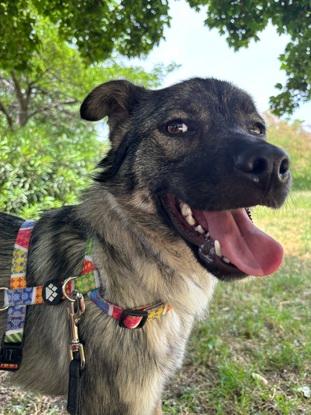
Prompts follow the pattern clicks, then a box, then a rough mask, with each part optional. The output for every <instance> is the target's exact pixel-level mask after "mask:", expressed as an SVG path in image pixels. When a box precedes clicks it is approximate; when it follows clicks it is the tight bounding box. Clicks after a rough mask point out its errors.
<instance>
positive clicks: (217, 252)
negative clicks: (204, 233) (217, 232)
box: [214, 239, 222, 257]
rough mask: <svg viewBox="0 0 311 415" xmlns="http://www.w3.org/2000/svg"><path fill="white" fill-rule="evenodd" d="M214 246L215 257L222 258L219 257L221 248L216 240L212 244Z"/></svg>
mask: <svg viewBox="0 0 311 415" xmlns="http://www.w3.org/2000/svg"><path fill="white" fill-rule="evenodd" d="M214 246H215V252H216V255H217V256H220V257H221V256H222V255H221V246H220V242H219V241H217V239H216V241H215V242H214Z"/></svg>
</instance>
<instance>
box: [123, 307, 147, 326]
mask: <svg viewBox="0 0 311 415" xmlns="http://www.w3.org/2000/svg"><path fill="white" fill-rule="evenodd" d="M131 317H132V319H131ZM135 318H136V319H135ZM138 318H141V320H140V321H139V322H138V321H137V319H138ZM131 320H132V321H131ZM147 320H148V311H145V310H131V309H126V310H123V311H122V313H121V315H120V320H119V326H120V327H122V328H125V329H141V328H142V327H144V325H145V324H146V322H147Z"/></svg>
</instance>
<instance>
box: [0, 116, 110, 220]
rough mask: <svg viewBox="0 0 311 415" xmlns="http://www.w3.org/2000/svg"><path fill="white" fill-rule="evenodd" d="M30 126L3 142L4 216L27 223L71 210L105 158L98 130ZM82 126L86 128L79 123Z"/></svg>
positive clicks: (0, 182)
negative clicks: (51, 211)
mask: <svg viewBox="0 0 311 415" xmlns="http://www.w3.org/2000/svg"><path fill="white" fill-rule="evenodd" d="M77 124H78V126H77V128H76V129H75V130H71V129H66V128H63V129H62V130H60V128H57V129H53V127H46V126H44V125H38V124H37V125H33V124H29V125H28V126H27V127H25V128H23V129H20V130H18V131H17V132H10V131H6V132H5V133H3V134H2V137H1V141H0V210H2V211H7V212H9V213H15V214H20V215H22V216H23V215H24V216H28V217H33V216H34V215H35V216H36V215H37V214H38V212H39V211H40V210H43V209H48V208H51V207H56V206H61V205H63V204H70V203H73V202H75V201H76V197H77V194H79V191H80V190H81V189H82V188H84V187H85V186H86V185H87V183H88V182H89V175H90V172H91V171H92V168H93V167H94V165H95V162H96V161H98V160H99V159H100V156H101V153H103V144H102V143H100V142H98V140H97V139H96V134H95V131H94V130H91V129H88V128H86V127H85V126H82V125H80V124H79V123H78V120H77ZM81 124H82V123H81Z"/></svg>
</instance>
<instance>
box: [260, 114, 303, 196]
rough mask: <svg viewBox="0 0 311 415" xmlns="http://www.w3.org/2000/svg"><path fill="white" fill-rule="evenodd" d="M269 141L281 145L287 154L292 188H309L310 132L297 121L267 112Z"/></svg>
mask: <svg viewBox="0 0 311 415" xmlns="http://www.w3.org/2000/svg"><path fill="white" fill-rule="evenodd" d="M265 118H266V119H267V122H268V126H269V128H268V136H269V141H270V142H272V143H273V144H276V145H278V146H280V147H283V148H284V149H285V150H286V151H287V152H288V154H289V156H290V160H291V170H292V173H293V189H294V190H310V189H311V175H310V171H311V133H310V132H307V131H306V130H304V129H303V128H302V126H301V123H300V122H299V121H295V122H294V123H292V124H290V123H288V122H286V121H281V120H280V119H278V118H277V117H273V116H271V115H269V114H266V115H265Z"/></svg>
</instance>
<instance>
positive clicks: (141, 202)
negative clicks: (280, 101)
mask: <svg viewBox="0 0 311 415" xmlns="http://www.w3.org/2000/svg"><path fill="white" fill-rule="evenodd" d="M81 116H82V118H84V119H86V120H90V121H97V120H99V119H101V118H103V117H106V116H107V117H108V123H109V127H110V140H111V150H110V151H109V153H108V154H107V156H106V157H105V158H104V159H103V161H102V162H101V163H100V164H99V168H100V172H99V173H98V175H97V176H96V178H95V183H94V184H93V186H92V187H91V188H90V189H89V191H87V192H86V193H85V195H84V198H83V200H82V202H81V203H80V204H79V205H76V206H66V207H63V208H61V209H56V210H53V211H50V212H47V213H44V214H43V215H42V217H41V219H40V220H39V221H38V222H37V224H36V226H35V229H34V232H33V235H32V239H31V247H30V251H29V263H28V275H27V279H28V284H29V286H32V285H38V284H44V283H45V282H46V281H47V280H50V279H61V280H63V279H65V278H67V277H69V276H72V275H78V274H79V272H80V270H81V263H82V258H83V256H84V252H85V245H86V241H87V240H88V239H92V240H93V243H94V252H93V256H94V260H95V262H96V265H97V267H98V269H99V271H100V278H101V281H102V284H103V286H104V287H105V293H104V296H105V298H106V299H108V300H110V301H111V302H112V303H114V304H118V305H120V306H121V307H123V308H132V307H135V306H140V305H143V304H153V303H157V302H158V301H162V302H164V303H168V304H170V305H171V306H172V310H171V311H170V312H168V313H167V314H166V315H165V316H162V317H161V318H160V319H158V320H154V321H148V322H147V323H146V325H145V326H144V327H143V328H141V329H136V330H127V329H125V328H121V327H119V325H118V323H117V322H116V321H115V320H113V319H112V318H111V317H109V316H107V315H106V314H103V313H102V312H101V311H100V310H99V309H98V308H97V307H96V305H95V304H93V303H90V302H89V301H88V300H87V301H86V303H87V304H86V312H85V314H84V316H83V318H82V320H81V322H80V329H79V330H80V336H81V338H82V340H83V342H84V344H85V352H86V368H85V371H84V374H83V377H82V388H81V396H80V413H81V414H82V415H112V414H114V415H121V414H122V415H154V414H160V413H161V403H160V402H161V394H162V391H163V389H164V387H165V386H166V385H167V383H168V379H169V378H170V377H171V376H172V375H173V374H174V372H175V371H176V369H177V368H179V367H180V366H181V363H182V360H183V355H184V350H185V346H186V342H187V339H188V337H189V334H190V331H191V328H192V326H193V323H194V321H195V319H196V318H199V317H202V316H203V315H204V312H205V310H206V308H207V305H208V302H209V300H210V299H211V297H212V294H213V290H214V287H215V283H216V281H217V279H219V278H220V279H222V280H232V279H237V278H243V277H245V276H246V275H257V276H258V275H267V274H271V273H272V272H274V271H275V270H276V269H277V268H278V267H279V265H280V263H281V260H282V248H281V246H280V245H279V244H278V243H277V242H276V241H274V240H273V239H272V238H270V237H269V236H268V235H266V234H264V233H263V232H261V231H260V230H259V229H258V228H256V226H255V225H254V224H253V223H252V221H251V219H250V215H249V213H248V212H249V211H248V208H250V207H252V206H255V205H265V206H269V207H272V208H276V207H279V206H281V205H282V203H283V202H284V200H285V198H286V196H287V193H288V191H289V187H290V181H291V178H290V172H289V167H288V166H289V161H288V157H287V155H286V154H285V153H284V152H283V151H282V150H281V149H279V148H278V147H275V146H273V145H271V144H269V143H267V142H266V141H265V123H264V121H263V119H262V118H261V117H260V115H259V114H258V112H257V111H256V108H255V105H254V103H253V101H252V99H251V98H250V96H249V95H248V94H247V93H245V92H244V91H242V90H240V89H238V88H236V87H234V86H233V85H231V84H230V83H227V82H222V81H218V80H215V79H191V80H189V81H185V82H182V83H180V84H177V85H174V86H171V87H169V88H165V89H162V90H156V91H153V90H147V89H144V88H142V87H138V86H135V85H133V84H131V83H129V82H127V81H123V80H121V81H111V82H108V83H105V84H103V85H100V86H98V87H97V88H95V89H94V90H93V91H92V92H91V93H90V94H89V95H88V96H87V97H86V99H85V100H84V102H83V104H82V106H81ZM21 223H22V219H20V218H17V217H13V216H11V215H6V214H2V215H1V216H0V286H8V283H9V276H10V265H11V255H12V249H13V245H14V241H15V237H16V234H17V230H18V228H19V226H20V225H21ZM5 320H6V313H1V321H0V323H1V324H0V329H1V330H0V332H1V333H3V331H4V327H5ZM67 324H68V321H67V312H66V305H65V304H64V303H62V304H61V305H58V306H54V307H53V306H48V305H35V306H29V307H28V318H27V323H26V332H25V333H26V336H25V344H24V358H23V362H22V365H21V368H20V369H19V370H18V371H17V372H16V373H14V374H13V375H12V379H13V380H14V381H16V382H17V383H19V384H20V385H23V386H25V387H28V388H32V389H33V390H37V391H40V392H43V393H48V394H66V391H67V383H68V365H69V357H68V353H67V350H68V343H69V333H68V326H67Z"/></svg>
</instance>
